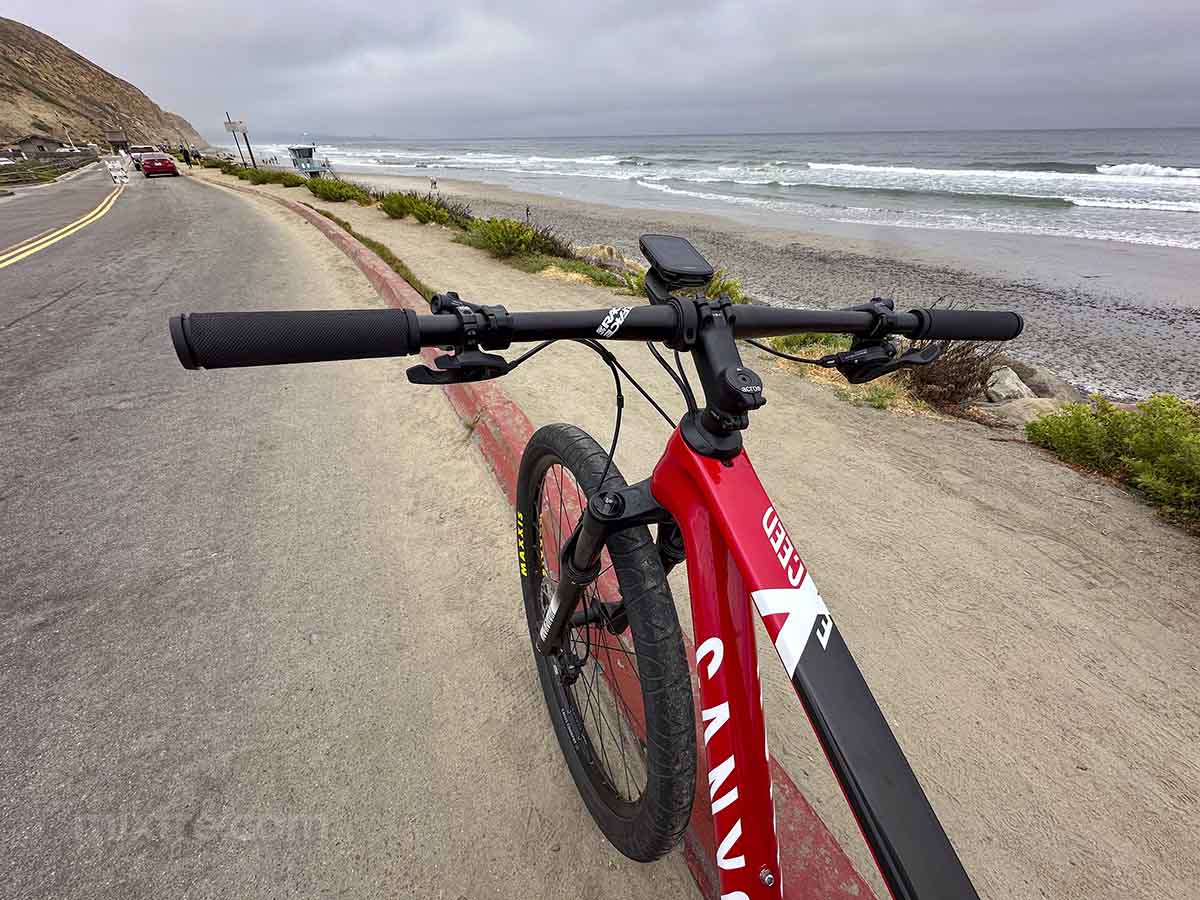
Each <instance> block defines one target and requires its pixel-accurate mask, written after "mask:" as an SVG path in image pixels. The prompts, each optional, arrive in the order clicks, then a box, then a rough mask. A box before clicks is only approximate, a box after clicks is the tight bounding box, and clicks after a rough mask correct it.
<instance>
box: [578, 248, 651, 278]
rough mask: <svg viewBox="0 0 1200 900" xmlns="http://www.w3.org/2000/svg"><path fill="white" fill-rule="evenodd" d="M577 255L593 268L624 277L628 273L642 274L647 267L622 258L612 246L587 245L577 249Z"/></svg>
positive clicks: (633, 260) (634, 260)
mask: <svg viewBox="0 0 1200 900" xmlns="http://www.w3.org/2000/svg"><path fill="white" fill-rule="evenodd" d="M575 255H576V256H577V257H579V259H582V260H583V261H585V262H589V263H591V264H592V265H593V266H600V267H601V268H602V269H608V270H609V271H612V272H616V273H617V274H618V275H623V274H624V273H626V272H641V271H642V270H643V269H645V268H646V267H645V266H643V265H642V264H641V263H639V262H638V261H637V260H636V259H629V258H628V257H625V256H622V255H621V251H619V250H618V249H617V248H616V247H614V246H612V245H611V244H585V245H584V246H582V247H576V248H575Z"/></svg>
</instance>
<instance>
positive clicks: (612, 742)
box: [170, 235, 1023, 900]
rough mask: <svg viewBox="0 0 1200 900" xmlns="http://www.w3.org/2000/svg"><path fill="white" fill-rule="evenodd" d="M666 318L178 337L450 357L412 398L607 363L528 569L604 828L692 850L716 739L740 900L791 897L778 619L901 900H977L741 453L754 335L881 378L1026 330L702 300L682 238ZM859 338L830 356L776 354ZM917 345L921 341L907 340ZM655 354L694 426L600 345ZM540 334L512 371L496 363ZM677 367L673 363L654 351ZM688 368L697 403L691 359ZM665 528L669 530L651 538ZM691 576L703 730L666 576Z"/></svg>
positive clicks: (213, 332)
mask: <svg viewBox="0 0 1200 900" xmlns="http://www.w3.org/2000/svg"><path fill="white" fill-rule="evenodd" d="M641 248H642V252H643V253H644V255H645V256H646V258H647V260H648V262H649V264H650V265H649V268H648V270H647V273H646V279H645V283H646V294H647V296H648V299H649V300H650V304H649V305H648V306H637V307H613V308H610V309H595V310H572V311H563V312H528V313H521V312H509V311H508V310H507V309H505V308H504V307H502V306H488V305H477V304H473V303H469V302H466V301H464V300H462V299H461V298H459V297H458V296H457V295H455V294H441V295H438V296H436V297H435V298H434V301H433V303H432V305H431V309H432V314H431V315H422V316H418V315H417V314H416V313H414V312H413V311H411V310H394V309H389V310H332V311H302V312H229V313H191V314H184V315H181V316H175V317H172V318H171V320H170V333H171V337H172V340H173V343H174V346H175V350H176V352H177V354H178V356H179V360H180V362H181V363H182V364H183V365H184V367H186V368H188V369H195V368H222V367H237V366H259V365H276V364H288V363H303V362H319V361H328V360H345V359H366V358H379V357H394V356H405V355H411V354H416V353H419V352H420V351H421V348H423V347H426V348H431V347H440V348H444V349H446V350H448V351H449V352H447V353H445V354H443V355H440V356H437V357H436V358H435V359H433V360H432V361H433V366H429V365H420V366H414V367H413V368H411V369H409V370H408V377H409V380H410V381H412V382H414V383H417V384H455V383H463V382H473V381H481V380H485V379H490V378H497V377H501V376H503V375H505V374H507V373H508V372H511V371H512V370H513V369H514V368H516V367H517V366H519V365H522V364H524V363H525V362H527V361H528V360H529V359H531V358H532V357H533V356H535V355H536V354H538V353H540V352H542V351H543V350H545V349H546V348H547V347H549V346H550V345H552V344H554V343H555V342H560V341H571V342H575V343H577V344H578V345H580V346H583V347H586V348H588V349H589V350H591V351H593V352H595V353H597V354H599V355H600V357H601V359H602V360H603V361H604V362H605V364H606V365H608V367H609V369H610V371H611V373H612V375H613V378H614V382H615V386H616V397H617V403H616V419H615V425H614V429H613V436H612V439H611V441H610V445H609V448H608V449H607V450H606V449H604V448H603V447H602V446H601V445H600V444H599V443H597V442H596V441H595V440H594V439H593V438H592V437H591V436H589V435H588V434H586V433H585V432H583V431H581V430H580V429H578V428H576V427H574V426H572V425H564V424H555V425H547V426H544V427H542V428H540V429H538V431H537V432H536V433H535V434H534V435H533V437H532V438H531V439H530V441H529V443H528V445H527V446H526V447H525V450H524V454H523V456H522V459H521V465H520V473H519V477H518V485H517V499H516V541H517V566H518V569H519V572H520V579H521V587H522V594H523V601H524V612H525V617H526V619H527V623H528V627H529V634H530V640H531V645H532V649H533V657H534V661H535V665H536V669H537V673H538V679H539V681H540V684H541V688H542V692H543V694H544V695H545V700H546V705H547V708H548V711H549V715H550V720H551V723H552V725H553V728H554V731H555V734H556V736H557V738H558V742H559V745H560V747H561V749H562V753H563V756H564V757H565V759H566V763H567V766H568V768H569V769H570V772H571V775H572V777H573V778H574V781H575V784H576V786H577V787H578V789H579V792H580V795H581V796H582V798H583V801H584V803H585V805H586V806H587V808H588V810H589V812H590V813H591V815H592V817H593V818H594V819H595V821H596V824H597V825H598V826H599V828H600V830H601V831H602V832H603V833H604V835H605V836H606V837H607V838H608V840H609V841H610V842H611V843H612V844H613V846H614V847H616V848H617V849H618V850H620V851H621V852H622V853H624V854H625V855H627V856H629V857H631V858H633V859H635V860H643V861H649V860H654V859H657V858H659V857H661V856H662V855H663V854H665V853H666V852H667V851H668V850H670V849H671V848H672V847H673V846H674V845H675V844H676V842H677V841H678V840H679V837H680V835H681V834H682V833H683V831H684V830H685V828H686V826H687V824H688V821H689V817H690V816H691V812H692V798H693V794H694V787H695V777H696V763H697V744H700V745H702V746H703V750H704V759H705V763H706V768H707V778H708V795H709V798H710V805H711V814H712V818H713V825H714V829H715V862H716V868H717V874H718V877H719V882H720V893H721V897H722V898H724V900H749V898H781V897H782V896H783V878H782V873H781V872H780V871H779V847H778V840H777V835H776V828H775V814H774V806H773V801H772V792H771V778H770V772H769V766H768V758H769V757H768V753H767V746H766V736H765V732H764V726H763V710H762V700H761V687H760V684H759V672H758V655H757V649H756V647H755V639H754V629H753V613H754V612H755V611H757V613H758V615H759V616H760V617H761V619H762V621H763V624H764V626H765V628H766V631H767V633H768V635H769V636H770V639H771V640H772V642H773V643H774V646H775V649H776V651H777V652H778V655H779V658H780V660H781V661H782V663H783V666H784V668H785V670H786V671H787V674H788V676H789V677H790V678H791V681H792V684H793V686H794V687H795V689H796V693H797V695H798V696H799V698H800V702H801V704H802V705H803V707H804V711H805V713H806V714H807V715H808V719H809V721H810V723H811V724H812V727H813V730H814V732H815V733H816V736H817V739H818V741H819V742H820V744H821V747H822V748H823V750H824V752H825V755H826V757H827V760H828V762H829V765H830V767H831V768H832V770H833V772H834V775H835V776H836V778H837V780H838V782H839V784H840V785H841V788H842V790H843V792H844V793H845V797H846V800H847V802H848V804H849V806H850V809H851V810H852V812H853V814H854V816H855V818H856V819H857V821H858V824H859V826H860V828H861V830H862V833H863V836H864V838H865V839H866V842H867V844H868V845H869V847H870V849H871V852H872V854H873V855H874V858H875V862H876V864H877V866H878V868H879V871H880V873H881V875H882V877H883V879H884V881H885V882H886V884H887V886H888V888H889V890H890V891H891V894H892V896H893V897H895V898H897V900H910V898H911V900H915V898H920V900H930V898H946V900H949V898H954V900H969V898H975V897H977V894H976V892H975V889H974V888H973V887H972V885H971V882H970V880H969V878H968V876H967V874H966V872H965V870H964V868H963V866H962V864H961V863H960V861H959V859H958V856H957V855H956V853H955V851H954V848H953V847H952V846H951V843H950V841H949V839H948V838H947V836H946V833H945V831H944V829H943V828H942V826H941V824H940V823H939V822H938V820H937V817H936V816H935V814H934V812H933V810H932V808H931V807H930V804H929V801H928V800H927V799H926V796H925V793H924V791H923V790H922V788H921V786H920V784H919V782H918V780H917V778H916V776H915V775H914V773H913V771H912V768H911V767H910V766H909V764H908V761H907V760H906V759H905V756H904V753H903V751H902V750H901V749H900V746H899V744H898V743H897V741H896V739H895V737H894V736H893V734H892V731H891V729H890V728H889V726H888V724H887V722H886V720H885V719H884V716H883V713H882V712H881V711H880V709H879V706H878V705H877V703H876V702H875V699H874V697H873V696H872V695H871V692H870V690H869V688H868V687H867V684H866V682H865V681H864V679H863V676H862V673H861V672H860V671H859V668H858V665H857V664H856V663H855V661H854V658H853V657H852V656H851V654H850V651H849V650H848V649H847V646H846V643H845V641H844V640H843V637H842V634H841V632H840V631H839V630H838V628H837V627H836V626H835V625H834V621H833V618H832V617H831V615H830V612H829V609H828V607H827V606H826V604H825V601H824V599H823V598H822V596H821V594H820V593H819V591H818V590H817V588H816V586H815V584H814V582H813V577H812V575H811V573H810V572H809V571H808V568H807V567H806V566H805V564H804V562H803V561H802V559H801V557H800V554H799V551H798V550H797V548H796V545H795V542H794V541H793V540H792V537H791V535H790V534H789V532H788V530H787V528H786V527H785V526H784V524H783V521H782V518H781V516H780V514H779V512H778V510H777V509H776V507H775V505H774V504H773V503H772V502H771V500H770V498H769V497H768V496H767V493H766V491H765V490H764V489H763V486H762V484H761V483H760V482H759V479H758V476H757V475H756V474H755V471H754V468H753V466H752V465H751V464H750V460H749V458H748V456H747V454H746V452H745V450H744V449H743V443H742V432H743V431H744V430H745V429H746V428H747V427H748V426H749V417H750V414H751V413H752V412H753V411H754V410H756V409H758V408H760V407H761V406H762V405H763V404H764V403H765V402H766V398H765V397H764V393H763V384H762V381H761V379H760V378H759V377H758V375H757V374H755V373H754V372H753V371H752V370H751V369H749V368H747V367H746V366H745V365H744V364H743V361H742V358H741V354H740V351H739V349H738V343H737V342H738V341H743V342H746V343H749V344H752V345H754V346H756V347H758V348H760V349H762V350H765V351H767V352H769V353H774V354H776V355H780V356H785V357H787V358H789V359H794V360H796V361H799V362H804V363H809V364H813V365H819V366H826V367H835V368H837V369H838V370H839V371H840V372H841V373H842V374H843V375H845V376H846V378H847V379H848V380H849V381H851V382H855V383H862V382H866V381H870V380H872V379H875V378H878V377H880V376H882V375H885V374H888V373H890V372H894V371H897V370H898V369H902V368H905V367H910V366H918V365H925V364H928V363H930V362H932V361H933V360H935V359H936V358H937V357H938V355H939V353H941V352H942V350H943V349H944V346H945V343H944V342H946V341H950V340H985V341H1002V340H1009V339H1012V338H1015V337H1016V336H1017V335H1019V334H1020V333H1021V330H1022V327H1023V321H1022V319H1021V317H1020V316H1019V315H1017V314H1016V313H1011V312H997V311H969V310H956V309H944V308H943V309H939V308H933V309H913V310H909V311H907V312H899V311H896V310H895V308H894V305H893V304H892V303H891V302H890V301H887V300H881V299H878V298H876V299H874V300H872V301H871V302H869V303H866V304H863V305H861V306H857V307H853V308H851V309H844V310H834V311H830V310H808V309H791V308H777V307H770V306H758V305H734V304H732V303H731V302H730V301H729V300H728V299H727V298H724V297H716V298H710V297H707V296H705V287H706V286H707V285H708V284H709V283H710V281H711V279H712V277H713V269H712V266H710V265H709V264H708V262H707V261H705V260H704V258H703V257H702V256H701V255H700V253H699V252H698V251H696V250H695V248H693V247H692V245H691V244H690V243H688V242H687V241H686V240H684V239H683V238H678V237H672V236H669V235H644V236H643V237H642V239H641ZM797 332H826V333H846V334H849V335H852V336H853V340H852V343H851V345H850V348H849V349H848V350H843V351H840V352H837V353H831V354H828V355H826V356H823V357H820V358H816V359H805V358H801V357H796V356H792V355H790V354H785V353H781V352H780V351H778V350H777V349H776V348H773V347H771V346H769V345H767V344H763V343H760V341H759V340H758V339H761V338H767V337H771V336H776V335H786V334H793V333H797ZM902 338H903V339H905V340H904V341H902V340H901V339H902ZM607 341H640V342H645V343H646V344H647V345H648V347H649V349H650V352H651V353H652V354H654V356H655V358H656V359H657V360H658V362H659V363H660V364H661V365H662V366H663V368H664V369H666V370H667V372H668V374H669V375H670V376H671V379H672V381H673V382H674V383H675V385H676V387H677V388H678V389H679V391H680V393H681V394H682V396H683V399H684V402H685V404H686V411H685V412H684V413H683V414H682V416H681V417H680V418H679V420H678V421H675V420H674V419H672V417H671V416H670V414H669V413H667V411H666V410H664V409H663V408H662V406H661V405H659V404H658V403H657V401H655V400H654V398H652V397H651V396H650V395H649V393H648V392H646V391H645V390H644V389H643V388H642V386H641V385H640V384H639V383H638V382H637V381H636V380H635V379H634V378H633V377H632V376H631V375H630V373H629V372H628V371H627V370H626V368H625V367H624V366H623V365H622V364H621V363H620V361H619V360H618V359H617V358H616V357H615V356H613V355H612V354H611V353H610V352H609V351H608V350H607V349H606V348H605V347H604V346H603V343H604V342H607ZM530 342H537V343H536V345H535V346H533V347H532V348H531V349H529V350H527V351H526V352H525V353H523V354H522V355H520V356H518V357H516V358H515V359H511V360H510V359H506V358H505V357H503V356H501V355H499V354H497V353H494V352H490V351H495V350H504V349H507V348H509V347H511V346H512V345H513V344H516V343H530ZM659 343H661V344H663V345H664V346H665V347H666V348H667V349H668V350H669V351H671V352H672V353H673V354H674V365H672V364H671V363H670V362H668V361H667V359H666V358H665V356H664V355H663V353H662V351H661V350H660V349H659V348H658V347H657V346H656V345H657V344H659ZM681 353H690V354H691V358H692V361H693V363H694V368H695V371H696V373H697V375H698V376H699V381H700V387H701V393H702V399H701V400H697V398H696V394H695V392H694V391H693V390H692V387H691V384H690V380H689V377H688V375H687V372H686V370H685V368H684V367H683V365H682V362H681V357H680V354H681ZM622 378H624V379H625V380H627V381H629V382H630V383H631V384H633V385H634V386H635V387H636V388H637V390H638V391H639V393H641V394H642V396H643V397H645V398H646V400H647V401H648V402H650V403H651V405H652V406H653V407H654V409H655V410H656V411H657V412H658V413H659V414H660V415H662V416H663V417H664V418H665V419H666V420H667V421H668V422H669V423H670V425H671V428H672V432H671V437H670V439H669V440H668V441H667V444H666V448H665V449H664V451H663V454H662V456H661V458H660V459H659V460H658V462H657V464H656V466H655V467H654V470H653V474H652V475H651V476H650V477H649V478H648V479H646V480H644V481H641V482H638V483H636V484H627V483H626V481H625V479H624V478H623V477H622V475H621V473H620V471H618V469H617V466H616V465H615V464H614V462H613V454H614V452H615V449H616V446H617V441H618V439H619V436H620V428H621V415H622V409H623V408H624V397H623V393H622V384H623V382H622ZM651 527H653V528H654V533H653V534H651V531H650V529H651ZM685 561H686V566H687V577H688V587H689V591H690V594H691V608H692V621H693V627H694V632H695V660H694V662H695V668H696V672H697V677H698V683H699V711H700V728H701V729H702V731H701V733H700V736H699V740H698V739H697V730H696V729H697V723H696V719H695V713H694V705H693V697H692V688H691V679H690V674H689V667H688V660H687V656H686V651H685V647H684V642H683V637H682V634H681V631H680V626H679V620H678V617H677V614H676V610H675V605H674V601H673V600H672V596H671V592H670V589H669V587H668V584H667V574H668V573H669V572H670V571H671V569H672V568H674V567H675V566H677V565H679V564H680V563H683V562H685Z"/></svg>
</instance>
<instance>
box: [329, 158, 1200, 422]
mask: <svg viewBox="0 0 1200 900" xmlns="http://www.w3.org/2000/svg"><path fill="white" fill-rule="evenodd" d="M341 174H342V175H343V177H345V178H347V179H348V180H352V181H357V182H360V183H363V184H368V185H371V186H373V187H376V188H380V189H384V190H416V191H420V192H422V193H424V192H426V191H428V190H429V178H428V177H426V176H411V175H380V174H376V173H373V172H349V171H345V170H343V172H342V173H341ZM438 187H439V192H440V193H442V194H444V195H449V196H454V197H457V198H460V199H463V200H465V201H466V202H468V203H469V204H470V205H471V208H472V211H473V212H474V213H475V214H476V215H482V216H485V217H486V216H502V217H508V218H513V219H518V220H523V219H524V218H525V212H526V207H529V211H530V214H531V216H532V218H533V219H534V221H536V222H538V223H541V224H546V225H550V226H552V227H554V228H555V229H557V230H558V231H560V232H562V233H563V234H564V235H566V236H568V237H570V238H571V239H572V240H573V241H574V242H575V243H576V244H578V245H585V244H596V243H603V244H611V245H613V246H615V247H616V248H617V249H618V250H620V251H621V252H622V253H624V254H625V255H626V256H630V257H633V258H638V259H640V257H641V254H640V252H639V250H638V245H637V238H638V236H639V235H640V234H642V233H645V232H653V231H668V232H674V233H678V234H683V235H685V236H687V237H688V238H689V240H691V241H692V242H693V243H695V244H696V245H697V246H698V247H699V248H700V250H701V252H702V253H704V254H705V255H706V256H707V257H708V258H709V259H710V260H711V261H712V262H713V263H714V265H724V266H727V267H728V268H729V269H730V271H731V272H732V273H733V274H734V275H736V276H737V277H739V278H740V280H741V281H742V284H743V286H744V287H745V289H746V291H747V293H749V294H750V295H752V296H753V297H755V298H756V299H758V300H761V301H763V302H767V303H772V304H780V305H795V306H821V307H840V306H847V305H853V304H857V303H862V302H865V301H866V300H869V299H870V298H871V297H873V296H891V297H894V298H895V299H896V301H897V305H898V306H908V307H913V306H925V305H929V304H930V303H932V302H934V301H935V300H937V299H938V298H940V297H946V298H948V299H949V298H953V299H954V300H955V301H956V302H957V303H958V304H959V305H962V306H971V307H978V308H983V309H1014V310H1016V311H1017V312H1020V313H1022V314H1023V315H1024V316H1025V318H1026V333H1025V334H1024V335H1022V337H1021V338H1019V339H1018V340H1017V341H1014V342H1013V343H1012V344H1011V345H1010V347H1009V348H1008V349H1009V351H1010V352H1011V355H1012V356H1014V357H1016V358H1018V359H1021V360H1022V361H1025V362H1029V363H1032V364H1036V365H1040V366H1044V367H1046V368H1048V369H1050V370H1051V371H1054V372H1055V373H1056V374H1058V375H1060V376H1061V377H1063V378H1064V379H1066V380H1068V381H1070V382H1072V383H1073V384H1075V385H1076V386H1078V387H1080V388H1081V389H1083V390H1084V391H1085V392H1089V393H1090V392H1099V393H1103V394H1105V395H1107V396H1109V397H1112V398H1113V399H1118V400H1135V399H1140V398H1141V397H1144V396H1147V395H1149V394H1150V393H1154V392H1163V391H1165V392H1170V393H1175V394H1178V395H1179V396H1181V397H1185V398H1187V399H1197V398H1200V362H1198V361H1197V360H1196V359H1195V356H1194V353H1193V352H1192V350H1191V348H1192V347H1194V346H1196V344H1197V342H1200V308H1196V307H1197V306H1200V297H1197V296H1196V294H1195V284H1196V280H1195V279H1194V278H1192V277H1191V271H1190V270H1191V269H1192V267H1193V265H1195V266H1196V267H1197V268H1198V269H1200V254H1195V251H1186V250H1177V249H1174V248H1158V247H1144V246H1140V245H1138V246H1135V245H1120V244H1114V243H1112V242H1101V241H1083V240H1072V239H1048V238H1033V237H1031V236H1028V235H1007V234H1006V235H996V234H985V233H978V232H932V231H922V232H921V233H920V234H919V235H917V236H916V237H919V238H920V239H921V240H922V241H924V242H925V243H926V246H924V247H916V246H913V242H910V241H908V240H905V241H897V240H895V238H896V235H894V234H888V235H887V237H888V238H891V239H885V238H884V237H881V236H874V235H873V236H856V235H853V234H836V235H835V234H827V233H824V232H817V231H804V230H800V229H784V228H778V227H769V226H765V225H757V224H750V223H746V222H743V221H740V220H737V219H734V218H731V217H728V216H723V215H716V214H713V213H710V212H679V211H675V210H668V209H638V208H630V207H623V206H615V205H611V204H605V203H597V202H591V201H584V200H576V199H573V198H569V197H564V196H557V195H550V194H537V193H531V192H528V191H521V190H516V189H513V188H509V187H506V186H503V185H496V184H491V183H486V182H481V181H469V180H463V179H447V178H438ZM872 231H873V232H879V231H880V229H873V230H872ZM891 231H893V232H894V231H902V232H903V234H902V235H901V237H904V238H909V237H911V236H912V235H911V234H910V232H911V230H908V229H891ZM1096 245H1103V246H1096ZM963 246H968V247H969V248H970V250H971V253H969V254H963V253H962V252H960V250H961V248H962V247H963ZM989 254H990V261H989V260H986V259H985V257H988V255H989ZM1183 254H1193V255H1195V257H1196V263H1195V264H1193V263H1192V260H1191V257H1190V256H1186V255H1183ZM964 255H969V256H974V257H977V259H976V260H975V262H976V264H974V265H970V266H967V265H964V264H963V263H964V260H963V258H962V257H963V256H964ZM1084 257H1090V258H1091V259H1092V260H1093V261H1094V260H1096V259H1098V258H1102V259H1103V262H1104V263H1105V265H1106V267H1107V270H1108V273H1109V274H1108V275H1106V276H1103V278H1104V279H1105V280H1104V282H1103V284H1101V283H1100V278H1101V277H1102V276H1100V275H1096V274H1093V273H1087V272H1084V273H1080V272H1079V271H1078V270H1079V267H1080V263H1081V261H1083V260H1084ZM1092 282H1096V284H1095V285H1093V284H1092ZM1114 288H1115V289H1114ZM1164 296H1166V297H1168V298H1170V299H1167V300H1163V299H1161V298H1162V297H1164ZM1192 297H1196V299H1195V300H1191V298H1192ZM1189 300H1191V302H1189Z"/></svg>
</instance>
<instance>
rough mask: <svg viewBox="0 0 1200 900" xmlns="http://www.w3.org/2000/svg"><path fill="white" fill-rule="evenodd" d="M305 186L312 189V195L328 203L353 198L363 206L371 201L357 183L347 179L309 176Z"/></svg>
mask: <svg viewBox="0 0 1200 900" xmlns="http://www.w3.org/2000/svg"><path fill="white" fill-rule="evenodd" d="M305 186H306V187H307V188H308V189H309V190H310V191H312V194H313V196H314V197H317V198H319V199H321V200H327V201H329V202H330V203H341V202H343V201H345V200H353V201H354V202H355V203H360V204H362V205H364V206H365V205H367V204H368V203H370V202H371V198H370V197H369V196H368V195H367V192H366V191H364V190H363V189H362V188H360V187H359V186H358V185H356V184H350V183H349V182H348V181H339V180H337V179H336V178H310V179H308V183H307V184H306V185H305Z"/></svg>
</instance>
